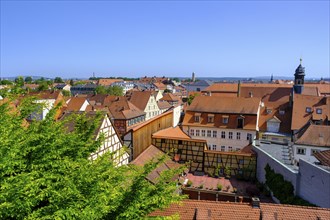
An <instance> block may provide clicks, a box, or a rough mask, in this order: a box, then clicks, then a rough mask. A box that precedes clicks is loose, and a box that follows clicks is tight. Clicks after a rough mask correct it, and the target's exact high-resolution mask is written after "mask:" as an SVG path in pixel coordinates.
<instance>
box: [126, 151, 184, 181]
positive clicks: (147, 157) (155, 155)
mask: <svg viewBox="0 0 330 220" xmlns="http://www.w3.org/2000/svg"><path fill="white" fill-rule="evenodd" d="M163 156H166V159H165V161H164V163H162V164H160V165H159V166H158V167H157V168H156V169H154V170H153V171H151V173H149V174H148V177H147V179H148V180H150V181H151V182H157V178H158V177H159V176H160V173H161V172H163V171H165V170H169V169H175V168H178V167H180V166H181V165H180V164H177V163H175V162H173V161H172V160H171V159H170V158H169V157H168V156H167V155H166V154H165V153H164V152H163V151H161V150H159V149H158V148H157V147H155V146H154V145H150V146H149V147H148V148H147V149H145V150H144V151H143V152H142V153H141V154H140V155H139V156H138V157H137V158H135V159H134V160H133V161H132V162H131V164H135V165H138V166H143V165H145V164H147V163H148V162H150V161H152V160H154V161H157V159H159V158H161V157H163Z"/></svg>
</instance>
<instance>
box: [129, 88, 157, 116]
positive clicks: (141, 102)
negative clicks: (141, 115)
mask: <svg viewBox="0 0 330 220" xmlns="http://www.w3.org/2000/svg"><path fill="white" fill-rule="evenodd" d="M150 96H152V91H143V92H142V91H132V93H131V95H130V97H129V101H130V102H131V103H133V104H134V105H135V106H136V107H138V108H139V109H141V110H142V111H144V109H145V108H146V106H147V104H148V101H149V99H150Z"/></svg>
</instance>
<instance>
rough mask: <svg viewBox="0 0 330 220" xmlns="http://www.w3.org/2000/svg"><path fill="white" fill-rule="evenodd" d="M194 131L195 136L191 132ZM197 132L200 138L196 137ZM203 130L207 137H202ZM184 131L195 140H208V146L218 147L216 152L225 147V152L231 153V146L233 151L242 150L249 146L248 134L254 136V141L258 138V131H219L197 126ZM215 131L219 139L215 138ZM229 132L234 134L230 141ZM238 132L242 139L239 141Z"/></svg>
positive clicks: (185, 128) (184, 128) (185, 127)
mask: <svg viewBox="0 0 330 220" xmlns="http://www.w3.org/2000/svg"><path fill="white" fill-rule="evenodd" d="M192 129H193V130H194V133H195V135H191V130H192ZM196 130H199V136H196ZM202 130H205V136H202ZM183 131H184V132H186V133H187V134H188V135H190V136H191V137H192V138H194V139H200V140H206V141H207V145H208V146H209V145H211V147H213V145H216V150H218V151H220V150H221V146H225V151H229V148H228V147H229V146H230V147H232V150H233V151H236V150H240V149H242V148H243V147H245V146H247V145H248V144H249V143H250V141H249V140H247V134H251V135H252V139H254V138H255V136H256V131H252V130H241V129H219V128H208V127H197V126H189V130H188V126H184V127H183ZM207 131H211V137H208V132H207ZM213 131H216V132H217V137H213ZM222 131H224V132H225V138H221V132H222ZM229 132H232V133H233V136H232V139H229ZM237 132H239V133H240V139H237Z"/></svg>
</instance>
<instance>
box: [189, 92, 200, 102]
mask: <svg viewBox="0 0 330 220" xmlns="http://www.w3.org/2000/svg"><path fill="white" fill-rule="evenodd" d="M196 96H198V94H197V93H196V94H194V95H189V97H188V100H187V102H188V105H191V103H192V102H193V100H194V98H195V97H196Z"/></svg>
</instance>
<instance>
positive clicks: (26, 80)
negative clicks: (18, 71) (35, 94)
mask: <svg viewBox="0 0 330 220" xmlns="http://www.w3.org/2000/svg"><path fill="white" fill-rule="evenodd" d="M32 81H33V80H32V77H31V76H27V77H25V79H24V82H26V83H32Z"/></svg>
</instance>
